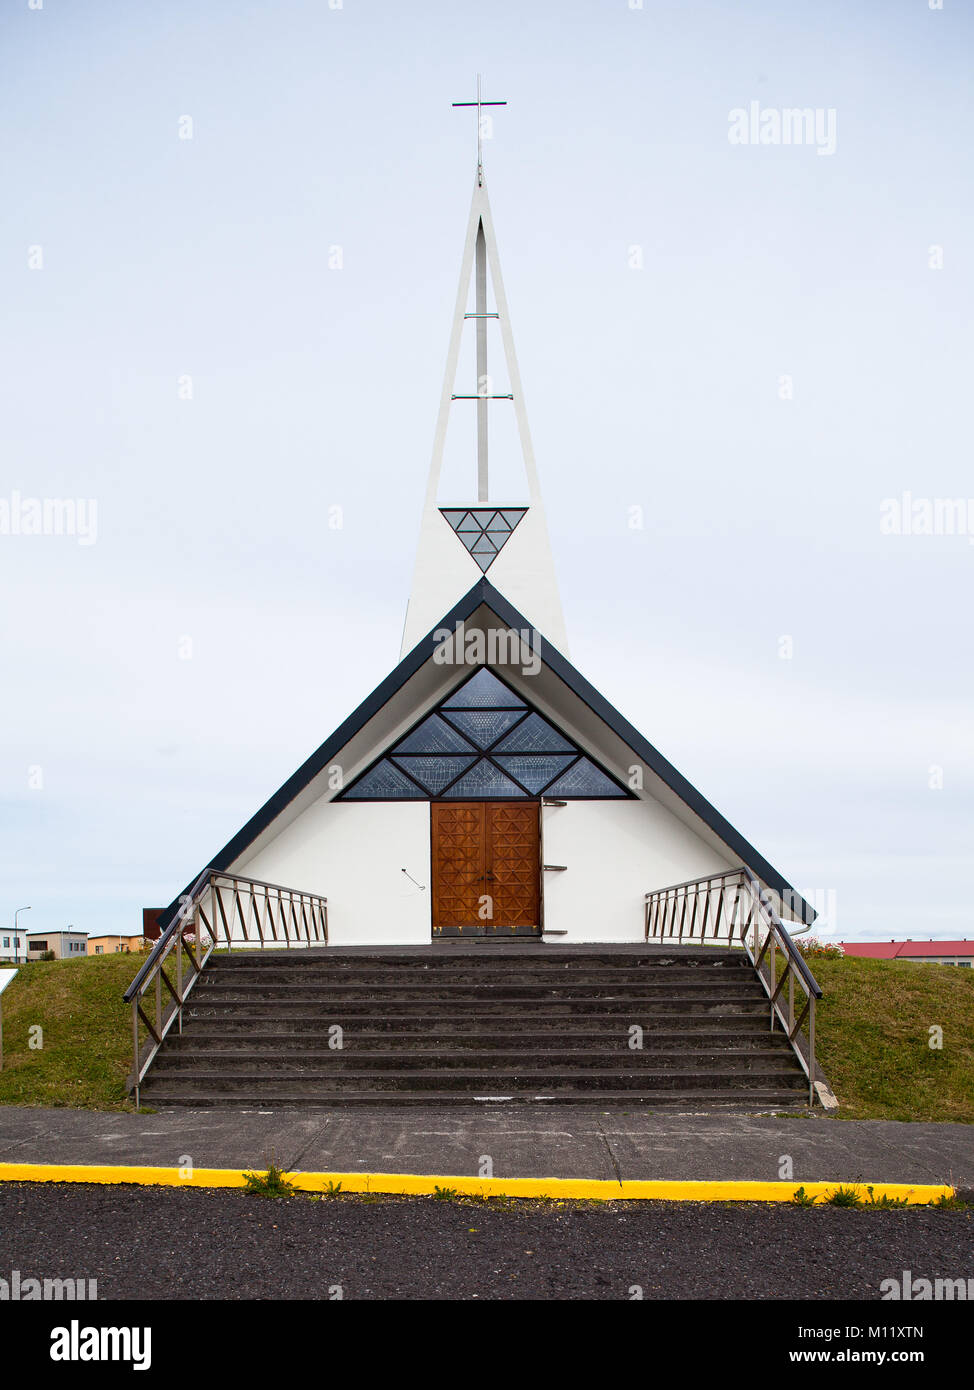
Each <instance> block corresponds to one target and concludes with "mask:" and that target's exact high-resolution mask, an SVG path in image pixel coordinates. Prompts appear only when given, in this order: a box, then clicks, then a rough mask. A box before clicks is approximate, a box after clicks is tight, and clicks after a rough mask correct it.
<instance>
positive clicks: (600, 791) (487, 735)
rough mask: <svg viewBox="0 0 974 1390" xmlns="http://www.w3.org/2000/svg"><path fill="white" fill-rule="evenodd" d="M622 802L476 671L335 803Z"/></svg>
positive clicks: (597, 772) (487, 675)
mask: <svg viewBox="0 0 974 1390" xmlns="http://www.w3.org/2000/svg"><path fill="white" fill-rule="evenodd" d="M541 795H545V796H553V797H559V798H563V799H570V798H585V797H594V798H599V799H602V798H606V797H625V796H627V795H628V793H627V792H626V791H625V789H624V788H623V787H622V786H621V784H620V783H618V782H616V781H615V780H614V778H612V777H610V776H609V774H608V773H607V772H604V771H603V770H602V769H601V768H600V767H597V766H596V764H595V763H594V762H593V761H592V760H591V759H590V758H588V757H586V756H585V755H584V754H583V753H582V751H581V749H580V748H578V747H577V746H576V745H575V744H574V743H573V742H572V741H571V739H569V738H567V737H566V735H565V734H563V733H561V732H560V730H558V729H556V728H555V726H554V725H553V724H551V723H550V722H549V721H548V720H547V719H545V718H544V717H543V716H542V715H540V714H538V713H537V711H536V710H533V709H531V707H530V705H528V703H527V702H526V701H525V700H523V699H522V698H521V696H520V695H517V694H515V692H514V691H513V690H512V689H511V688H510V686H508V685H506V684H505V682H504V681H502V680H500V679H499V677H497V676H496V675H494V673H493V672H492V671H489V670H488V669H487V667H486V666H481V667H480V668H478V670H477V671H476V672H475V673H474V674H473V675H471V676H469V677H468V678H467V679H466V680H465V681H463V682H461V684H460V685H459V686H458V687H457V688H456V689H455V690H453V691H452V692H451V694H449V695H448V696H447V697H446V699H445V700H443V701H441V703H440V704H439V706H438V707H437V709H436V710H434V712H433V713H432V714H428V715H426V716H425V717H424V718H423V719H421V720H420V722H419V723H418V724H417V725H416V727H415V728H414V729H411V730H410V731H409V733H407V734H406V735H405V736H404V737H403V738H401V739H400V740H399V741H398V743H396V744H394V745H393V746H392V748H390V749H389V750H388V752H387V754H386V755H385V756H384V757H382V758H380V759H379V761H378V762H376V763H375V764H373V766H372V767H370V768H368V769H367V770H366V771H365V772H364V773H363V774H362V775H361V777H359V778H358V779H357V780H356V781H354V782H353V783H352V784H351V786H350V787H348V788H347V789H346V790H345V791H343V792H342V793H341V798H348V799H349V800H355V801H400V800H407V801H415V800H423V799H429V798H431V797H442V798H449V799H451V800H461V801H462V800H467V801H493V800H498V801H499V800H501V799H503V798H507V797H535V796H541Z"/></svg>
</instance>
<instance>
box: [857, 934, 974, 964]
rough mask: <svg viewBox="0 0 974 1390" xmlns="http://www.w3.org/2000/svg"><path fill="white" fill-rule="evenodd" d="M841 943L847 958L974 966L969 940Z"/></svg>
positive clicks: (972, 945)
mask: <svg viewBox="0 0 974 1390" xmlns="http://www.w3.org/2000/svg"><path fill="white" fill-rule="evenodd" d="M840 944H841V946H842V949H843V951H845V953H846V955H847V956H868V957H869V958H870V959H872V960H912V961H925V962H927V963H928V964H930V965H970V966H974V941H968V940H967V939H966V938H965V940H963V941H934V940H932V939H931V940H929V941H843V942H841V943H840Z"/></svg>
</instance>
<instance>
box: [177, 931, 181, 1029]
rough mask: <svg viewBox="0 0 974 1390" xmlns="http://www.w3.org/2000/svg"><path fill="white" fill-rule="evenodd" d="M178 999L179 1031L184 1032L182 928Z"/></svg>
mask: <svg viewBox="0 0 974 1390" xmlns="http://www.w3.org/2000/svg"><path fill="white" fill-rule="evenodd" d="M176 998H177V999H178V1001H179V1003H178V1008H179V1031H180V1033H181V1032H182V1031H183V933H182V929H181V928H180V932H179V941H178V943H177V945H176Z"/></svg>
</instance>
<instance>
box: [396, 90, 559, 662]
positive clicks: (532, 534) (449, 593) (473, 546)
mask: <svg viewBox="0 0 974 1390" xmlns="http://www.w3.org/2000/svg"><path fill="white" fill-rule="evenodd" d="M477 98H478V99H477V102H462V103H461V102H458V103H455V105H466V106H474V105H476V106H477V108H478V112H477V114H478V130H477V135H478V144H477V177H476V180H475V183H474V190H473V198H472V200H471V204H470V216H469V218H468V220H467V235H466V240H465V242H464V249H463V259H462V262H461V266H460V284H459V288H458V290H457V299H456V306H455V308H454V312H453V325H452V328H451V332H450V343H449V348H448V351H447V359H446V371H445V373H444V378H443V390H442V392H441V395H440V408H439V413H438V415H437V421H436V432H435V434H434V437H433V457H432V459H431V461H430V471H429V479H428V482H427V487H426V500H425V504H424V507H423V517H422V523H421V527H420V538H419V549H418V553H417V556H416V568H415V571H414V574H413V587H412V593H411V595H410V599H409V607H408V609H407V612H406V623H405V630H404V632H403V642H402V655H403V656H404V655H405V654H406V652H408V651H410V650H411V649H412V648H413V647H414V646H415V645H416V643H417V642H418V641H420V639H421V638H423V637H425V636H426V634H427V633H428V632H429V631H430V630H431V629H432V628H433V627H434V626H435V625H436V623H437V622H438V621H439V620H440V619H441V618H442V617H443V616H444V615H445V614H446V613H448V612H449V610H450V609H451V608H452V607H453V606H454V604H455V603H457V602H458V600H459V599H460V598H462V597H463V595H464V594H465V593H466V592H467V590H468V589H470V588H471V587H472V585H473V584H474V583H475V582H476V580H477V579H478V578H479V577H480V576H481V575H482V574H487V578H488V579H489V581H490V583H491V584H493V585H494V587H495V588H497V589H498V590H500V592H501V593H502V594H504V596H505V597H506V598H508V599H509V600H510V601H511V603H513V604H514V606H515V607H516V608H517V609H518V610H519V611H520V612H521V613H523V615H524V616H525V618H527V619H528V620H529V621H530V622H531V623H533V624H534V626H535V627H536V628H537V629H538V630H539V631H540V632H541V633H542V635H543V636H544V637H546V638H547V639H548V640H549V641H550V642H552V643H553V644H554V645H555V646H556V647H557V648H558V649H559V650H560V651H561V652H563V653H564V652H566V651H567V639H566V633H565V623H564V618H563V616H562V610H561V599H560V597H559V594H558V586H557V583H556V581H555V572H554V562H553V559H552V555H551V546H550V543H549V540H548V526H547V522H546V520H545V516H544V509H543V506H542V502H541V489H540V486H539V483H538V475H537V469H536V467H535V461H534V449H533V447H532V444H531V433H530V430H529V428H528V419H527V412H526V410H525V406H524V394H523V390H522V387H521V374H520V371H519V370H518V364H517V355H516V353H515V351H514V338H513V335H512V332H511V323H510V316H509V314H508V308H507V296H506V295H505V293H504V282H503V279H502V276H501V267H500V259H499V257H498V254H497V243H496V240H495V237H494V224H493V219H492V217H491V213H490V203H489V201H488V198H487V182H486V179H485V178H484V170H483V160H482V152H481V144H480V137H481V130H482V127H481V120H482V117H481V110H480V108H481V107H482V106H484V105H504V103H502V102H496V103H485V102H483V101H482V100H481V98H480V83H479V78H478V87H477ZM488 273H489V280H490V287H491V289H492V290H493V298H494V309H493V310H491V309H490V308H489V306H488V293H487V290H488ZM474 276H475V294H474V308H473V310H469V309H468V307H467V306H468V303H469V295H470V281H471V278H472V277H474ZM471 321H472V322H473V324H474V331H475V335H476V360H477V381H476V382H475V383H474V385H475V388H476V389H475V390H473V391H469V392H467V393H464V392H463V391H460V390H458V387H457V379H456V378H457V366H458V362H459V357H460V347H461V341H462V336H463V330H464V327H465V326H466V325H467V324H468V323H469V322H471ZM493 321H496V322H497V324H498V326H499V328H500V333H501V342H502V344H503V348H504V357H505V361H506V365H507V376H508V382H509V384H510V392H509V393H506V394H504V395H500V396H498V395H495V394H494V393H493V392H492V390H491V378H490V374H489V371H488V365H487V326H488V324H489V323H490V322H493ZM471 401H473V402H475V403H476V414H477V419H476V440H477V450H476V489H474V487H473V483H474V476H473V474H474V468H473V467H472V466H471V468H470V478H471V489H470V494H469V495H467V496H461V497H454V498H444V499H441V498H440V496H439V491H440V477H441V473H442V468H443V453H444V447H445V444H446V432H447V425H448V423H449V420H450V412H451V409H456V410H460V411H463V410H469V409H470V407H469V404H468V402H471ZM495 402H497V403H498V404H497V405H496V406H495V408H498V409H511V408H512V406H513V410H514V416H515V420H516V422H517V431H518V438H519V440H520V445H521V456H522V460H523V464H524V474H525V485H526V496H523V497H521V498H515V497H506V496H505V497H498V496H496V495H495V496H491V490H490V477H489V468H488V440H489V436H488V410H489V408H490V407H491V406H492V405H493V404H494V403H495ZM507 402H511V405H508V404H507ZM471 464H472V460H471ZM474 492H476V496H475V497H474ZM488 570H489V573H487V572H488Z"/></svg>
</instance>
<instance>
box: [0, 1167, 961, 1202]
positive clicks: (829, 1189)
mask: <svg viewBox="0 0 974 1390" xmlns="http://www.w3.org/2000/svg"><path fill="white" fill-rule="evenodd" d="M255 1171H260V1170H259V1169H258V1170H255ZM286 1176H287V1177H288V1179H289V1180H290V1181H291V1182H292V1183H293V1184H294V1186H295V1187H296V1188H297V1189H298V1190H299V1191H302V1192H323V1191H324V1190H325V1189H326V1188H329V1187H332V1186H334V1187H336V1188H337V1187H339V1186H340V1187H341V1190H342V1192H349V1193H354V1192H376V1193H379V1192H382V1193H390V1194H392V1193H395V1194H399V1195H402V1196H414V1197H428V1196H431V1195H432V1194H433V1193H434V1192H435V1191H436V1189H437V1188H448V1189H450V1190H451V1191H452V1192H455V1193H457V1194H458V1195H460V1196H464V1197H526V1198H530V1197H549V1198H558V1199H561V1200H563V1201H578V1200H579V1199H586V1200H589V1201H600V1202H609V1201H647V1200H650V1201H657V1202H790V1201H791V1199H792V1197H793V1196H794V1194H795V1193H796V1192H797V1191H798V1189H799V1187H803V1188H804V1189H805V1192H806V1193H807V1194H808V1196H809V1197H814V1198H816V1199H817V1200H818V1201H819V1202H822V1201H824V1200H825V1199H826V1198H828V1197H829V1196H831V1194H832V1193H833V1192H834V1191H835V1190H836V1188H837V1187H845V1188H850V1187H855V1189H856V1190H857V1192H858V1193H859V1195H860V1196H861V1197H862V1198H863V1200H864V1201H868V1193H867V1184H866V1183H862V1182H860V1183H839V1182H806V1183H797V1182H720V1181H710V1180H703V1179H687V1180H680V1179H672V1180H671V1179H667V1178H654V1179H651V1180H647V1181H637V1180H631V1181H623V1182H614V1181H608V1180H606V1179H602V1178H471V1177H462V1176H459V1175H456V1174H452V1175H444V1176H442V1177H436V1176H433V1175H430V1174H425V1173H424V1174H413V1173H288V1174H287V1175H286ZM0 1182H93V1183H142V1184H148V1185H154V1186H162V1187H244V1186H245V1185H246V1180H245V1178H244V1174H243V1172H241V1171H238V1170H237V1169H235V1168H192V1169H187V1168H142V1167H129V1166H123V1165H115V1164H80V1163H69V1164H59V1163H0ZM869 1185H871V1186H872V1189H873V1197H874V1199H875V1200H876V1201H879V1200H880V1199H881V1198H883V1197H890V1198H898V1199H902V1198H904V1197H905V1198H906V1200H907V1201H908V1202H909V1203H910V1205H911V1206H920V1205H924V1204H926V1203H927V1202H932V1201H934V1200H935V1199H936V1198H937V1197H940V1196H946V1197H953V1196H954V1189H953V1188H952V1187H948V1186H945V1185H943V1184H937V1183H896V1182H892V1183H891V1182H886V1183H879V1182H877V1183H872V1184H869Z"/></svg>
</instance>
